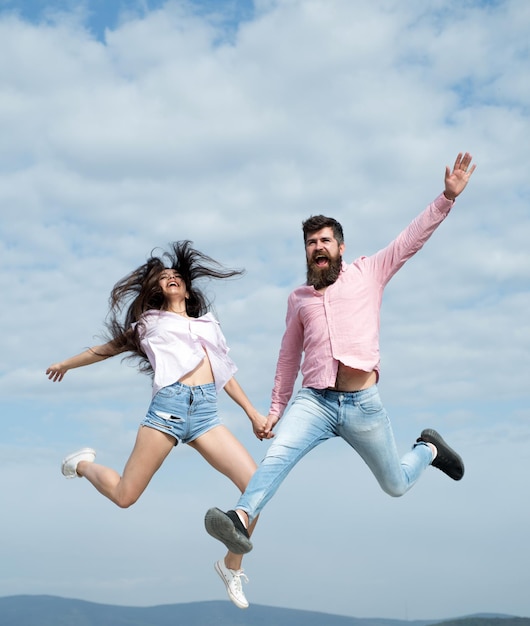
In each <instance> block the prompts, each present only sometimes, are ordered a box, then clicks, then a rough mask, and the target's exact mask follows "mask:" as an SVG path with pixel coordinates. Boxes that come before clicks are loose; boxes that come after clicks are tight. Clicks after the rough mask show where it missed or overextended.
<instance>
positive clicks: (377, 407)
mask: <svg viewBox="0 0 530 626" xmlns="http://www.w3.org/2000/svg"><path fill="white" fill-rule="evenodd" d="M359 409H360V410H361V412H362V413H364V415H366V416H368V417H374V416H376V415H377V414H378V413H384V408H383V403H382V402H381V400H380V398H379V396H375V397H373V396H372V397H370V398H366V399H363V400H361V401H360V402H359Z"/></svg>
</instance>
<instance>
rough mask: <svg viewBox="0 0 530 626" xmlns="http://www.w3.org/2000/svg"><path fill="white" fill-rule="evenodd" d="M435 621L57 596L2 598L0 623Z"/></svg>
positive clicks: (272, 625)
mask: <svg viewBox="0 0 530 626" xmlns="http://www.w3.org/2000/svg"><path fill="white" fill-rule="evenodd" d="M435 623H436V621H433V620H430V621H428V620H415V621H404V620H392V619H379V618H356V617H345V616H340V615H331V614H329V613H317V612H314V611H300V610H296V609H281V608H276V607H270V606H262V605H251V606H250V608H248V609H247V610H245V611H241V610H239V609H237V608H236V607H234V605H233V604H231V603H230V602H228V601H226V602H220V601H213V602H190V603H185V604H166V605H161V606H152V607H128V606H114V605H109V604H97V603H95V602H86V601H84V600H72V599H68V598H59V597H55V596H29V595H28V596H26V595H23V596H7V597H4V598H0V624H1V626H177V625H182V626H428V625H431V624H435ZM443 624H444V626H530V619H528V618H517V617H509V616H487V617H481V616H471V617H465V618H462V619H458V620H451V621H446V622H443Z"/></svg>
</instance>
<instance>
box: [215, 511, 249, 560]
mask: <svg viewBox="0 0 530 626" xmlns="http://www.w3.org/2000/svg"><path fill="white" fill-rule="evenodd" d="M204 526H205V527H206V532H207V533H208V534H209V535H211V536H212V537H215V539H218V540H219V541H221V542H222V543H224V544H225V546H226V547H227V548H228V549H229V550H230V552H233V553H234V554H246V553H247V552H250V551H251V550H252V542H251V541H250V538H249V536H248V531H247V529H246V528H245V527H244V526H243V522H242V521H241V520H240V519H239V515H238V514H237V513H236V512H235V511H227V512H226V513H225V512H224V511H221V509H217V508H214V509H209V510H208V511H207V512H206V515H205V517H204Z"/></svg>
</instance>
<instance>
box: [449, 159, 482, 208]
mask: <svg viewBox="0 0 530 626" xmlns="http://www.w3.org/2000/svg"><path fill="white" fill-rule="evenodd" d="M472 158H473V157H472V156H471V155H470V154H469V152H466V153H465V154H464V155H462V153H461V152H460V153H459V154H458V156H457V157H456V160H455V164H454V165H453V171H451V170H450V169H449V167H446V168H445V190H444V196H445V197H446V198H447V199H448V200H454V199H455V198H456V197H457V196H459V195H460V194H461V193H462V192H463V191H464V189H465V188H466V185H467V182H468V180H469V179H470V177H471V174H473V172H474V171H475V168H476V167H477V166H476V165H472V166H471V167H469V166H470V165H471V159H472Z"/></svg>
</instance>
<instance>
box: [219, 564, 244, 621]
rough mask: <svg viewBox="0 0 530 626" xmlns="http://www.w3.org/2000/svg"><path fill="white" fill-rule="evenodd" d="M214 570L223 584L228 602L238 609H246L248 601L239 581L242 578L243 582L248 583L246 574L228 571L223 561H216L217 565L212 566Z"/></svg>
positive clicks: (234, 570) (241, 571)
mask: <svg viewBox="0 0 530 626" xmlns="http://www.w3.org/2000/svg"><path fill="white" fill-rule="evenodd" d="M214 568H215V571H216V572H217V573H218V574H219V576H220V577H221V580H222V581H223V582H224V584H225V587H226V591H227V593H228V597H229V598H230V600H232V602H233V603H234V604H235V605H236V606H237V607H238V608H240V609H247V608H248V600H247V599H246V598H245V594H244V593H243V586H242V585H241V579H242V578H244V580H245V582H246V583H248V578H247V576H246V574H244V573H243V570H242V569H229V568H228V567H226V565H225V564H224V561H223V559H221V560H219V561H217V563H215V564H214Z"/></svg>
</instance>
